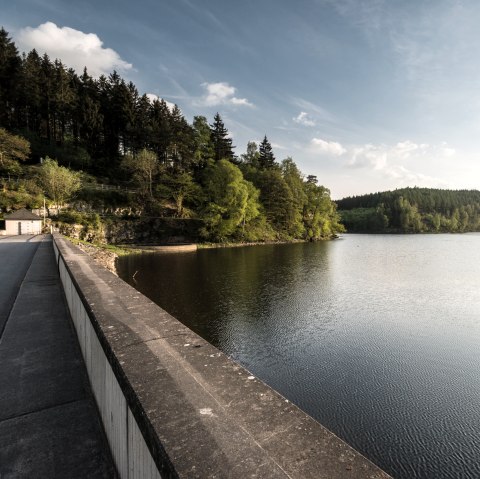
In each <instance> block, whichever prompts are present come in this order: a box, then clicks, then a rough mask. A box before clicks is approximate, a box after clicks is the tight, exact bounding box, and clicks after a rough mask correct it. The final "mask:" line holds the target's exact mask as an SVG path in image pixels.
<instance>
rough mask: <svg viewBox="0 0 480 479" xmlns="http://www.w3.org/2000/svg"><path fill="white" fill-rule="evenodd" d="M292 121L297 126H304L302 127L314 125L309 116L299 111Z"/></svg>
mask: <svg viewBox="0 0 480 479" xmlns="http://www.w3.org/2000/svg"><path fill="white" fill-rule="evenodd" d="M292 120H293V121H294V122H295V123H298V124H299V125H304V126H315V125H316V123H315V121H314V120H313V119H312V118H310V116H309V115H308V113H307V112H306V111H301V112H300V113H299V114H298V115H297V116H294V117H293V118H292Z"/></svg>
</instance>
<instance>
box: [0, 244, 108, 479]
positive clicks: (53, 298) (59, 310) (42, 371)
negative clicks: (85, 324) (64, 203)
mask: <svg viewBox="0 0 480 479" xmlns="http://www.w3.org/2000/svg"><path fill="white" fill-rule="evenodd" d="M28 240H30V241H28ZM0 259H1V260H2V262H3V261H5V262H6V264H7V267H6V268H3V267H2V268H0V299H1V304H2V306H1V309H0V311H1V312H2V314H3V318H4V323H5V328H4V330H3V334H2V335H1V337H0V477H1V478H2V479H6V478H37V477H38V478H47V477H48V478H66V477H68V478H91V477H95V478H100V477H102V478H110V477H116V473H115V470H114V467H113V465H112V464H113V463H112V461H111V457H110V452H109V450H108V447H107V445H106V442H105V439H104V435H103V430H102V427H101V424H100V421H99V419H98V413H97V410H96V407H95V404H94V402H93V399H92V397H91V393H90V391H89V385H88V380H87V377H86V374H85V367H84V365H83V361H82V359H81V355H80V351H79V348H78V343H77V340H76V338H75V336H74V332H73V330H72V325H71V322H70V318H69V315H68V311H67V309H66V305H65V300H64V295H63V291H62V287H61V285H60V281H59V277H58V273H57V265H56V263H55V257H54V254H53V251H52V243H51V240H50V239H47V238H44V237H42V236H37V237H33V238H32V237H30V238H28V237H15V238H10V239H3V240H2V241H0ZM15 266H16V267H15ZM17 293H18V294H17ZM5 299H6V300H7V304H6V305H5V304H4V301H5Z"/></svg>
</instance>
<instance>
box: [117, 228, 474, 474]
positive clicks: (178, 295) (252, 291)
mask: <svg viewBox="0 0 480 479" xmlns="http://www.w3.org/2000/svg"><path fill="white" fill-rule="evenodd" d="M118 270H119V274H120V276H121V277H122V278H123V279H124V280H126V281H127V282H129V283H130V284H132V285H133V286H134V287H135V288H137V289H138V290H139V291H141V292H142V293H144V294H145V295H146V296H148V297H149V298H151V299H152V300H153V301H155V302H156V303H158V304H159V305H160V306H161V307H163V308H164V309H166V310H167V311H168V312H170V313H171V314H172V315H173V316H175V317H176V318H178V319H179V320H180V321H182V322H183V323H185V324H186V325H187V326H188V327H190V328H191V329H193V330H194V331H195V332H197V333H198V334H199V335H201V336H202V337H204V338H205V339H207V340H208V341H210V342H211V343H212V344H214V345H215V346H217V347H218V348H219V349H221V350H222V351H224V352H225V353H227V354H228V355H230V356H231V357H232V358H233V359H235V360H236V361H238V362H239V363H241V364H242V365H244V366H245V367H246V368H247V369H249V370H250V371H251V372H252V373H254V374H255V375H256V376H258V377H259V378H261V379H263V380H264V381H265V382H266V383H267V384H269V385H270V386H272V387H273V388H275V389H276V390H278V391H279V392H280V393H282V394H283V395H284V396H285V397H287V398H288V399H290V400H292V401H293V402H294V403H296V404H297V405H298V406H299V407H300V408H302V409H303V410H305V411H306V412H307V413H308V414H310V415H311V416H313V417H314V418H316V419H317V420H318V421H319V422H320V423H322V424H323V425H325V426H326V427H327V428H329V429H330V430H332V431H333V432H334V433H336V434H337V435H338V436H340V437H341V438H343V439H344V440H346V441H347V442H348V443H349V444H351V445H352V446H353V447H354V448H356V449H357V450H359V451H360V452H362V453H363V454H364V455H366V456H367V457H368V458H369V459H371V460H372V461H373V462H375V463H376V464H378V465H379V466H380V467H382V468H383V469H384V470H386V471H387V472H389V473H390V474H392V475H393V476H394V477H396V478H405V479H412V478H432V479H442V478H479V477H480V234H477V233H473V234H464V235H345V236H344V237H343V238H341V239H338V240H335V241H331V242H321V243H304V244H303V243H301V244H289V245H272V246H254V247H241V248H224V249H223V248H222V249H209V250H199V251H198V252H196V253H185V254H144V255H132V256H127V257H123V258H120V259H119V262H118ZM135 273H136V274H135ZM134 275H135V279H133V278H132V277H133V276H134ZM286 453H288V452H287V451H286Z"/></svg>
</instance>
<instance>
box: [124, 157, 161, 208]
mask: <svg viewBox="0 0 480 479" xmlns="http://www.w3.org/2000/svg"><path fill="white" fill-rule="evenodd" d="M122 167H123V168H125V169H126V170H127V171H128V172H129V173H130V174H131V175H132V178H133V181H134V182H135V184H136V185H137V186H138V187H139V188H140V191H141V194H142V195H143V196H144V197H148V198H149V199H152V198H153V180H154V179H155V176H156V175H157V173H158V172H159V164H158V159H157V155H156V154H155V153H154V152H153V151H149V150H147V149H146V148H144V149H143V150H141V151H140V152H139V153H138V154H136V155H126V156H125V157H124V158H123V160H122Z"/></svg>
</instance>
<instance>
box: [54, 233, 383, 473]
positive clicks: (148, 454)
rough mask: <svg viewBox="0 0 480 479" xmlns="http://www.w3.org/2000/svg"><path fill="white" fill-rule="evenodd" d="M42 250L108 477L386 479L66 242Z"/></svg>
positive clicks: (59, 239)
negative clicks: (111, 464) (57, 284)
mask: <svg viewBox="0 0 480 479" xmlns="http://www.w3.org/2000/svg"><path fill="white" fill-rule="evenodd" d="M53 245H54V246H53V247H54V250H55V255H56V258H57V262H58V268H59V273H60V277H61V281H62V284H63V286H64V290H65V296H66V299H67V303H68V307H69V310H70V313H71V316H72V319H73V323H74V325H75V329H76V332H77V335H78V340H79V343H80V347H81V350H82V354H83V358H84V361H85V364H86V367H87V371H88V375H89V380H90V383H91V386H92V389H93V392H94V396H95V399H96V402H97V406H98V409H99V411H100V415H101V417H102V421H103V426H104V429H105V432H106V435H107V438H108V441H109V445H110V449H111V451H112V455H113V458H114V461H115V465H116V467H117V470H118V473H119V475H120V477H122V478H129V479H131V478H171V477H180V478H189V479H190V478H242V479H243V478H302V479H305V478H315V479H321V478H325V479H326V478H328V479H336V478H342V479H343V478H356V479H363V478H370V479H377V478H378V479H379V478H387V477H389V476H388V475H387V474H386V473H384V472H383V471H381V470H380V469H379V468H378V467H377V466H375V465H374V464H372V463H371V462H370V461H368V460H367V459H366V458H365V457H363V456H362V455H361V454H359V453H358V452H357V451H355V450H354V449H352V448H351V447H350V446H348V445H347V444H346V443H345V442H343V441H342V440H341V439H339V438H338V437H336V436H335V435H334V434H333V433H331V432H330V431H328V430H327V429H325V428H324V427H323V426H322V425H321V424H319V423H318V422H317V421H315V420H314V419H312V418H311V417H310V416H308V415H307V414H306V413H304V412H303V411H301V410H300V409H299V408H297V407H296V406H295V405H293V404H291V403H290V402H289V401H288V400H286V399H285V398H284V397H282V396H281V395H280V394H278V393H277V392H276V391H274V390H273V389H271V388H270V387H268V386H267V385H265V384H264V383H263V382H262V381H260V380H259V379H257V378H256V377H254V376H253V375H252V374H251V373H250V372H248V371H247V370H246V369H244V368H243V367H241V366H240V365H238V364H237V363H235V362H234V361H232V360H231V359H229V358H228V357H227V356H226V355H225V354H223V353H222V352H220V351H219V350H218V349H216V348H215V347H213V346H212V345H210V344H209V343H207V342H206V341H204V340H203V339H202V338H200V337H199V336H198V335H196V334H195V333H193V332H192V331H191V330H190V329H188V328H187V327H185V326H184V325H183V324H181V323H180V322H179V321H177V320H176V319H175V318H173V317H172V316H171V315H169V314H168V313H167V312H165V311H164V310H162V309H161V308H160V307H159V306H157V305H156V304H154V303H152V302H151V301H150V300H149V299H147V298H146V297H145V296H143V295H142V294H140V293H139V292H138V291H136V290H135V289H133V288H132V287H131V286H129V285H127V284H126V283H125V282H123V281H122V280H121V279H119V278H117V277H116V276H115V275H113V274H112V273H110V272H109V271H107V270H105V269H104V268H101V267H100V266H98V265H96V264H95V263H94V262H93V260H92V259H91V258H90V257H88V256H87V255H85V254H84V253H82V252H81V251H80V250H79V249H78V248H76V247H75V246H73V245H72V244H71V243H70V242H68V241H67V240H65V239H64V238H62V237H61V236H59V235H54V241H53Z"/></svg>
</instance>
